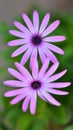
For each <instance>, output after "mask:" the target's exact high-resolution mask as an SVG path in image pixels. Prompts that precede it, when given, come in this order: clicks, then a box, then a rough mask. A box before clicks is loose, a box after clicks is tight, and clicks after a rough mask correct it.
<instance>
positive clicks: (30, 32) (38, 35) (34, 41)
mask: <svg viewBox="0 0 73 130" xmlns="http://www.w3.org/2000/svg"><path fill="white" fill-rule="evenodd" d="M22 18H23V20H24V22H25V24H26V26H27V27H26V26H24V25H22V24H21V23H20V22H17V21H14V25H15V26H16V27H17V28H18V29H19V31H16V30H10V31H9V33H10V34H12V35H14V36H16V37H19V39H17V40H13V41H10V42H8V45H9V46H18V45H21V46H20V47H19V48H18V49H17V50H15V51H14V52H13V53H12V57H15V56H18V55H20V54H21V53H24V54H23V57H22V59H21V64H23V65H24V64H25V63H26V62H27V60H28V58H29V57H31V58H30V59H32V57H33V55H35V56H37V52H38V53H39V56H40V59H41V62H42V63H43V62H44V61H45V59H46V57H49V59H50V60H51V61H52V62H53V63H55V62H57V58H56V57H55V55H54V54H53V52H56V53H58V54H62V55H63V54H64V51H63V50H62V49H60V48H59V47H57V46H55V45H53V44H51V43H52V42H61V41H64V40H65V39H66V38H65V36H59V35H58V36H48V35H49V34H50V33H51V32H53V31H54V30H55V29H56V28H57V27H58V26H59V24H60V21H59V20H56V21H55V22H53V23H52V24H50V25H49V26H48V22H49V19H50V13H47V14H46V15H45V16H44V18H43V20H42V23H41V25H40V22H39V15H38V12H37V11H36V10H35V11H34V12H33V23H32V22H31V21H30V19H29V17H28V16H27V15H26V14H25V13H23V14H22Z"/></svg>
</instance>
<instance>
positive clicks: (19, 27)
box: [14, 21, 30, 33]
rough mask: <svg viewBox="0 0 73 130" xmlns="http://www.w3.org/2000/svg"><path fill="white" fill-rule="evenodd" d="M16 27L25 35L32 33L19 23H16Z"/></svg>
mask: <svg viewBox="0 0 73 130" xmlns="http://www.w3.org/2000/svg"><path fill="white" fill-rule="evenodd" d="M14 25H15V26H16V27H17V28H18V29H19V30H20V31H22V32H24V33H30V31H29V30H28V29H27V28H26V27H25V26H24V25H23V24H21V23H20V22H18V21H14Z"/></svg>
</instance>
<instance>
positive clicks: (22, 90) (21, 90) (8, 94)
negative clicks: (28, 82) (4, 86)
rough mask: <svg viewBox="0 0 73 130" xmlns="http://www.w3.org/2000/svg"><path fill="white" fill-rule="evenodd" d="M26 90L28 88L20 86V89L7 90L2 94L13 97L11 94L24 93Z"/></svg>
mask: <svg viewBox="0 0 73 130" xmlns="http://www.w3.org/2000/svg"><path fill="white" fill-rule="evenodd" d="M26 91H28V88H27V89H26V88H20V89H17V90H11V91H8V92H6V93H5V94H4V96H5V97H13V96H17V95H19V94H23V93H24V94H25V93H26Z"/></svg>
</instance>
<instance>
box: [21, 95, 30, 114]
mask: <svg viewBox="0 0 73 130" xmlns="http://www.w3.org/2000/svg"><path fill="white" fill-rule="evenodd" d="M29 102H30V95H29V96H27V97H26V98H25V99H24V102H23V105H22V110H23V112H26V111H27V109H28V105H29Z"/></svg>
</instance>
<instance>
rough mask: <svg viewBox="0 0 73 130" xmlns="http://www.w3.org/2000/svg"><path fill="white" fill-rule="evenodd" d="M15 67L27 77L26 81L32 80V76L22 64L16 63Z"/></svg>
mask: <svg viewBox="0 0 73 130" xmlns="http://www.w3.org/2000/svg"><path fill="white" fill-rule="evenodd" d="M15 66H16V67H17V69H18V70H19V72H20V73H21V74H22V75H23V76H24V77H25V79H26V80H28V81H31V80H32V76H31V75H30V73H29V72H28V70H27V69H26V68H25V67H23V65H21V64H20V63H17V62H15Z"/></svg>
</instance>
